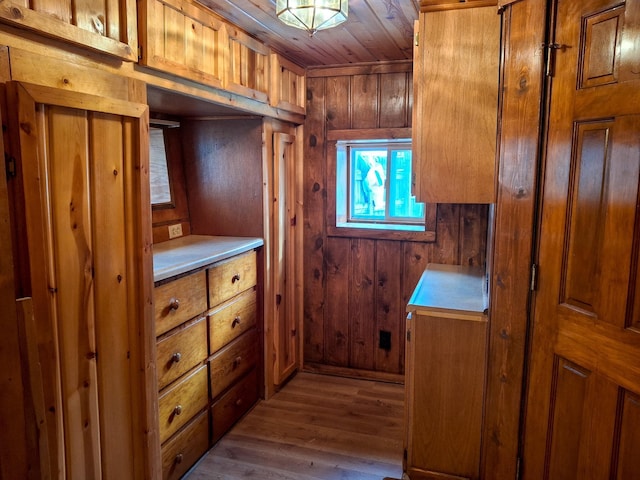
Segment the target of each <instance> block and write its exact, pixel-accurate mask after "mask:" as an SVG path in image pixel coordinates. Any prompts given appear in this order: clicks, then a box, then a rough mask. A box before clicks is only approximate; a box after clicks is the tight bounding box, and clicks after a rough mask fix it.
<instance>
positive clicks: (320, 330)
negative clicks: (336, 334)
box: [303, 78, 326, 362]
mask: <svg viewBox="0 0 640 480" xmlns="http://www.w3.org/2000/svg"><path fill="white" fill-rule="evenodd" d="M307 112H308V114H307V118H306V121H305V129H304V149H305V159H304V160H305V161H304V164H303V168H304V184H303V191H304V202H303V203H304V241H303V250H304V253H305V258H304V328H303V330H304V361H305V362H321V361H322V360H323V358H324V290H325V275H326V274H325V267H324V248H325V246H324V242H325V238H326V237H325V228H326V227H325V224H324V223H325V222H324V219H325V205H326V189H325V185H326V183H325V182H326V179H325V157H324V155H325V153H324V152H325V141H324V138H325V80H324V79H323V78H310V79H309V81H308V83H307Z"/></svg>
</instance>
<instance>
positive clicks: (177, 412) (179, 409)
mask: <svg viewBox="0 0 640 480" xmlns="http://www.w3.org/2000/svg"><path fill="white" fill-rule="evenodd" d="M181 413H182V405H176V406H175V408H174V409H173V414H174V415H180V414H181Z"/></svg>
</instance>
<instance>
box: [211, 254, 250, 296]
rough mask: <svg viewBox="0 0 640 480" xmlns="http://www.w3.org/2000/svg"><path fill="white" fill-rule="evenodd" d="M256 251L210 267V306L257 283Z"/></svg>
mask: <svg viewBox="0 0 640 480" xmlns="http://www.w3.org/2000/svg"><path fill="white" fill-rule="evenodd" d="M256 280H257V272H256V252H255V251H254V250H252V251H250V252H248V253H243V254H242V255H238V256H237V257H233V258H232V259H230V260H227V261H225V262H222V263H219V264H218V265H216V266H215V267H213V268H211V269H209V306H210V307H214V306H216V305H218V304H220V303H222V302H224V301H225V300H228V299H230V298H231V297H233V296H234V295H237V294H238V293H240V292H243V291H245V290H247V289H249V288H251V287H253V286H254V285H255V284H256Z"/></svg>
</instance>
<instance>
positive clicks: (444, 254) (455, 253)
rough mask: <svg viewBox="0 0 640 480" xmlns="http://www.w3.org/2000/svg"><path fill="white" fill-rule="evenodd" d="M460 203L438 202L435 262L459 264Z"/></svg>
mask: <svg viewBox="0 0 640 480" xmlns="http://www.w3.org/2000/svg"><path fill="white" fill-rule="evenodd" d="M459 234H460V205H454V204H449V203H442V204H438V212H437V220H436V248H435V249H434V252H433V253H434V255H433V261H434V263H446V264H450V265H457V264H458V259H459V258H460V257H459Z"/></svg>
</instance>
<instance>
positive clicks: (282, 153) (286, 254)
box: [272, 132, 301, 385]
mask: <svg viewBox="0 0 640 480" xmlns="http://www.w3.org/2000/svg"><path fill="white" fill-rule="evenodd" d="M295 140H296V137H295V135H291V134H287V133H281V132H274V134H273V191H274V212H273V222H272V226H273V243H272V248H273V249H274V250H273V251H274V257H273V273H274V277H273V288H274V293H275V297H276V298H275V299H274V302H273V306H274V310H275V311H274V314H273V318H274V322H275V326H274V343H275V349H274V353H275V359H274V360H275V365H274V383H275V384H276V385H280V384H282V383H283V382H284V381H285V380H286V379H287V378H289V377H290V376H291V374H292V373H293V372H294V371H295V370H296V369H297V368H298V367H299V364H300V360H299V359H300V338H301V334H300V333H301V332H300V331H299V330H300V325H301V323H300V311H299V308H300V307H299V306H300V305H301V304H300V299H299V297H300V294H301V287H300V284H299V281H300V276H299V275H298V274H297V270H298V262H300V261H301V259H300V258H298V255H297V251H298V248H297V245H298V244H299V242H300V238H299V234H300V230H301V229H300V228H298V227H297V223H298V221H299V220H301V217H298V213H299V211H298V210H299V207H298V205H299V203H298V202H299V198H300V196H299V194H298V192H297V185H299V182H298V181H297V173H300V170H301V169H300V168H299V167H298V166H297V165H296V163H297V162H296V143H295Z"/></svg>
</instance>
